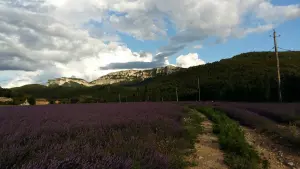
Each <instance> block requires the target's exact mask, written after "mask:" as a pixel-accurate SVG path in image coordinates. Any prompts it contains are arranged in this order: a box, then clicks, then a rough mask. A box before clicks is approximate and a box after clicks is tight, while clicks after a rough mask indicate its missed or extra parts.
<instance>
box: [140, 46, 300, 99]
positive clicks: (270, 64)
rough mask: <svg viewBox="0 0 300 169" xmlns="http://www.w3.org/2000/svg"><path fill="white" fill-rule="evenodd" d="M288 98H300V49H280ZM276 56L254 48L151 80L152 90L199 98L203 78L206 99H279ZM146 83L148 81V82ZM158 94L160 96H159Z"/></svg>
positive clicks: (283, 81) (182, 96)
mask: <svg viewBox="0 0 300 169" xmlns="http://www.w3.org/2000/svg"><path fill="white" fill-rule="evenodd" d="M279 57H280V67H281V77H282V95H283V99H284V101H299V100H300V88H299V86H300V52H280V53H279ZM276 71H277V69H276V58H275V55H274V53H272V52H251V53H243V54H240V55H237V56H234V57H233V58H230V59H223V60H221V61H218V62H214V63H209V64H206V65H202V66H197V67H193V68H190V69H187V70H185V71H182V72H178V73H175V74H172V75H169V76H168V77H164V78H156V79H153V80H152V81H150V82H148V90H149V93H158V92H155V91H162V96H160V97H165V98H166V99H167V98H175V88H176V87H178V93H179V97H180V100H196V99H197V98H198V89H197V83H198V82H197V81H198V80H197V78H198V77H199V78H200V86H201V99H202V100H227V101H277V98H278V96H277V89H278V88H277V79H276V77H277V72H276ZM144 85H145V84H144ZM155 97H157V96H155Z"/></svg>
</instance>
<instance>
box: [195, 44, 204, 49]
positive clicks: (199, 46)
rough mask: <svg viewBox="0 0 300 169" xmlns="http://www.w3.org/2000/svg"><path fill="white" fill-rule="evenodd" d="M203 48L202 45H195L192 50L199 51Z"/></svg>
mask: <svg viewBox="0 0 300 169" xmlns="http://www.w3.org/2000/svg"><path fill="white" fill-rule="evenodd" d="M202 47H203V46H202V45H195V46H194V49H201V48H202Z"/></svg>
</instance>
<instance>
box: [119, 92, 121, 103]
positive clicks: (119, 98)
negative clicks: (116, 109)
mask: <svg viewBox="0 0 300 169" xmlns="http://www.w3.org/2000/svg"><path fill="white" fill-rule="evenodd" d="M119 103H121V94H120V93H119Z"/></svg>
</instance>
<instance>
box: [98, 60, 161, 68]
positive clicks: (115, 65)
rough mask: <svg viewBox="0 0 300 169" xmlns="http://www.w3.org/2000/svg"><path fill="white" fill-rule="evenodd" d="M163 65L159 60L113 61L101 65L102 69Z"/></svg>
mask: <svg viewBox="0 0 300 169" xmlns="http://www.w3.org/2000/svg"><path fill="white" fill-rule="evenodd" d="M160 66H162V65H161V64H160V63H159V62H127V63H111V64H109V65H107V66H105V67H101V68H100V69H102V70H109V69H150V68H154V67H160Z"/></svg>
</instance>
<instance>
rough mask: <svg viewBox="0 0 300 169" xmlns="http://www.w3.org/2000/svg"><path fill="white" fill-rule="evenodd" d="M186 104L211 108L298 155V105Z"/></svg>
mask: <svg viewBox="0 0 300 169" xmlns="http://www.w3.org/2000/svg"><path fill="white" fill-rule="evenodd" d="M185 104H188V105H193V106H200V107H203V106H209V107H214V108H215V109H217V110H220V111H222V112H224V113H226V115H227V116H228V117H230V118H232V119H234V120H236V121H238V122H239V123H240V124H241V125H244V126H247V127H250V128H253V129H255V130H256V131H258V132H260V133H262V134H265V135H267V136H268V137H270V138H271V139H272V140H274V142H276V143H278V144H282V145H285V146H286V147H289V148H291V149H292V150H295V151H297V152H300V128H299V127H300V104H299V103H281V104H277V103H238V102H202V103H185Z"/></svg>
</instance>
